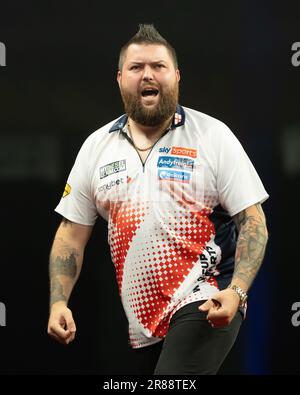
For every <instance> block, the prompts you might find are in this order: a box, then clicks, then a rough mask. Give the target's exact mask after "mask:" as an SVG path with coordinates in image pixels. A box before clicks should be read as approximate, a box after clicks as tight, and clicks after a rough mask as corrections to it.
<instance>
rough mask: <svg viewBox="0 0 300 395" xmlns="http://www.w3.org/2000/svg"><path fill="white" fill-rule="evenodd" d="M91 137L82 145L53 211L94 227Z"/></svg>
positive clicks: (94, 206) (94, 208)
mask: <svg viewBox="0 0 300 395" xmlns="http://www.w3.org/2000/svg"><path fill="white" fill-rule="evenodd" d="M90 150H91V136H90V137H88V138H87V140H86V141H85V142H84V144H83V145H82V147H81V149H80V151H79V152H78V155H77V157H76V160H75V163H74V165H73V167H72V170H71V172H70V174H69V177H68V179H67V184H66V187H65V190H64V193H63V196H62V198H61V200H60V202H59V204H58V205H57V207H56V208H55V211H56V212H57V213H59V214H61V215H62V216H64V217H65V218H67V219H69V220H70V221H73V222H76V223H78V224H81V225H91V226H92V225H94V223H95V222H96V219H97V216H98V214H97V208H96V205H95V202H94V199H93V197H92V193H91V189H92V188H91V174H90V169H89V158H90Z"/></svg>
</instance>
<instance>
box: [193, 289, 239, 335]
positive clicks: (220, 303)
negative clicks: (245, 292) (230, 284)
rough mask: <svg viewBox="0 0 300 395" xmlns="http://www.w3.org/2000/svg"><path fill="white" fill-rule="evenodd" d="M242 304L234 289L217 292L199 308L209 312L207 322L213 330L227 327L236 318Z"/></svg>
mask: <svg viewBox="0 0 300 395" xmlns="http://www.w3.org/2000/svg"><path fill="white" fill-rule="evenodd" d="M239 303H240V297H239V295H238V294H237V293H236V292H235V291H234V290H233V289H224V290H223V291H220V292H217V293H215V294H214V295H212V297H211V298H210V299H208V300H207V301H206V302H205V303H203V304H202V305H201V306H199V310H200V311H204V312H206V311H207V312H208V314H207V320H208V322H209V323H210V325H211V326H212V327H213V328H222V327H224V326H227V325H229V324H230V322H231V321H232V319H233V317H234V316H235V314H236V312H237V310H238V307H239Z"/></svg>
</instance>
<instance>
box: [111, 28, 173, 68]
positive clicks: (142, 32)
mask: <svg viewBox="0 0 300 395" xmlns="http://www.w3.org/2000/svg"><path fill="white" fill-rule="evenodd" d="M131 44H160V45H164V46H165V47H166V48H167V50H168V51H169V53H170V55H171V57H172V59H173V63H174V67H175V69H177V68H178V62H177V55H176V52H175V49H174V48H173V47H172V45H170V44H169V43H168V41H167V40H166V39H165V38H163V37H162V36H161V35H160V34H159V32H158V31H157V30H156V29H155V27H154V26H153V25H152V24H140V25H139V30H138V32H137V33H136V34H135V35H134V36H133V37H132V38H131V39H130V40H129V41H128V42H127V44H125V45H124V46H123V47H122V48H121V51H120V56H119V65H118V67H119V70H122V67H123V64H124V58H125V55H126V51H127V49H128V47H129V45H131Z"/></svg>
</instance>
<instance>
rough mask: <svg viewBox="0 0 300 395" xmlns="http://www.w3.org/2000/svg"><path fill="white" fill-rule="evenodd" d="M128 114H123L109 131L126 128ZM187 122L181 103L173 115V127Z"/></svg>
mask: <svg viewBox="0 0 300 395" xmlns="http://www.w3.org/2000/svg"><path fill="white" fill-rule="evenodd" d="M127 119H128V116H127V114H124V115H122V116H121V117H120V118H119V119H118V120H117V121H116V122H115V123H114V124H113V125H112V127H111V128H110V129H109V133H111V132H116V131H117V130H122V129H124V127H125V125H126V123H127ZM184 122H185V112H184V109H183V107H181V106H180V105H179V104H177V106H176V112H175V114H174V116H173V120H172V125H171V129H174V128H177V127H178V126H182V125H184Z"/></svg>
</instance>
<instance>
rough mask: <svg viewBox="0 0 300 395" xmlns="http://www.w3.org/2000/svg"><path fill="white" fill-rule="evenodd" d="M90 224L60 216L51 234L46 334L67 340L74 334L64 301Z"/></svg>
mask: <svg viewBox="0 0 300 395" xmlns="http://www.w3.org/2000/svg"><path fill="white" fill-rule="evenodd" d="M92 229H93V227H92V226H87V225H80V224H76V223H74V222H71V221H69V220H67V219H63V220H62V222H61V224H60V226H59V228H58V230H57V232H56V235H55V238H54V241H53V245H52V249H51V253H50V264H49V276H50V317H49V323H48V334H49V335H50V336H52V337H53V338H55V339H56V340H57V341H59V342H61V343H64V344H68V343H69V342H70V341H72V340H73V339H74V337H75V329H76V328H75V323H74V320H73V317H72V312H71V310H70V309H68V307H67V304H68V301H69V298H70V295H71V292H72V290H73V287H74V285H75V283H76V281H77V279H78V277H79V274H80V271H81V267H82V261H83V254H84V249H85V246H86V244H87V242H88V240H89V238H90V235H91V232H92Z"/></svg>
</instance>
